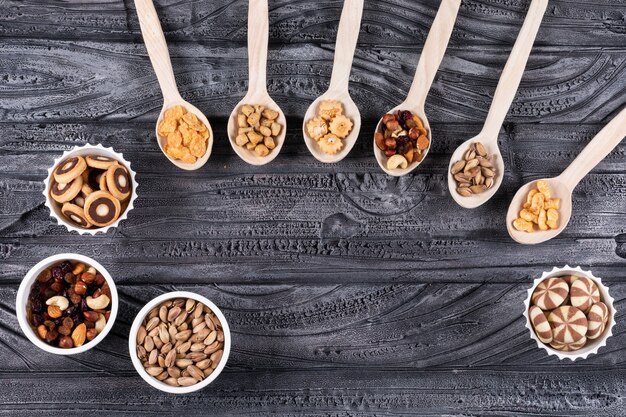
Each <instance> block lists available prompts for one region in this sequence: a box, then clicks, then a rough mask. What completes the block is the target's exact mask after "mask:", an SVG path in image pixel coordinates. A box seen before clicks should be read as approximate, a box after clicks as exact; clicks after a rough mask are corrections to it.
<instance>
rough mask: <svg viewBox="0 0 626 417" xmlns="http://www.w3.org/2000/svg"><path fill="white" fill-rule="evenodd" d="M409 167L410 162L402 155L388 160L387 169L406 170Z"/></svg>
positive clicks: (393, 156)
mask: <svg viewBox="0 0 626 417" xmlns="http://www.w3.org/2000/svg"><path fill="white" fill-rule="evenodd" d="M408 165H409V162H408V161H407V160H406V158H405V157H404V156H402V155H392V156H391V157H390V158H389V159H388V160H387V169H396V168H400V169H405V168H406V167H407V166H408Z"/></svg>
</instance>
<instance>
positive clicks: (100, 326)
mask: <svg viewBox="0 0 626 417" xmlns="http://www.w3.org/2000/svg"><path fill="white" fill-rule="evenodd" d="M100 297H106V295H101V296H100ZM100 297H98V298H100ZM106 325H107V319H106V318H105V317H104V314H102V313H100V315H99V316H98V320H97V321H96V323H95V326H94V327H95V328H96V331H97V332H98V334H100V332H102V331H103V330H104V326H106Z"/></svg>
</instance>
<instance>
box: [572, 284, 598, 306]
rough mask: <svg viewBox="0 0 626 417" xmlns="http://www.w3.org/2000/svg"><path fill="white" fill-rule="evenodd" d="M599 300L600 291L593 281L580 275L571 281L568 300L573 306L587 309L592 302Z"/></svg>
mask: <svg viewBox="0 0 626 417" xmlns="http://www.w3.org/2000/svg"><path fill="white" fill-rule="evenodd" d="M599 301H600V291H599V290H598V286H597V285H596V283H595V282H593V281H592V280H590V279H589V278H587V277H580V278H578V279H577V280H576V281H574V282H573V283H572V286H571V289H570V302H571V303H572V305H573V306H574V307H577V308H579V309H581V310H582V311H585V312H586V311H587V310H589V308H590V307H591V305H592V304H595V303H597V302H599Z"/></svg>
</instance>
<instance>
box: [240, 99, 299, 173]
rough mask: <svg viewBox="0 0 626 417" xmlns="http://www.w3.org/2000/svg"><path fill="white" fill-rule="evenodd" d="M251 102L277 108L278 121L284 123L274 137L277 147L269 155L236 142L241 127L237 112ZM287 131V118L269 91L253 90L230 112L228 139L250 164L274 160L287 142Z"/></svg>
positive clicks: (261, 163)
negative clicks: (238, 122) (263, 154)
mask: <svg viewBox="0 0 626 417" xmlns="http://www.w3.org/2000/svg"><path fill="white" fill-rule="evenodd" d="M245 104H249V105H251V106H254V105H257V104H258V105H261V106H263V107H265V108H268V109H271V110H275V111H277V112H278V117H277V118H276V122H277V123H280V124H281V125H282V128H281V129H280V133H279V134H278V136H277V137H276V138H274V143H275V144H276V147H275V148H274V149H272V150H270V153H269V155H267V156H259V155H258V154H257V153H256V152H254V150H250V149H246V148H245V147H243V146H239V145H237V142H235V138H236V137H237V132H238V130H239V127H238V126H237V114H239V109H240V108H241V107H242V106H243V105H245ZM286 131H287V120H286V119H285V114H284V113H283V111H282V110H281V109H280V107H278V104H276V102H275V101H274V100H272V98H271V97H270V96H269V94H267V92H263V91H253V92H249V93H248V94H246V96H245V97H244V98H243V99H242V100H241V101H240V102H239V103H237V105H236V106H235V108H234V109H233V111H232V112H231V113H230V117H229V118H228V139H229V140H230V144H231V146H232V147H233V149H234V151H235V153H236V154H237V155H239V157H240V158H241V159H243V160H244V161H246V162H247V163H249V164H250V165H265V164H267V163H269V162H272V161H273V160H274V159H275V158H276V156H278V154H279V153H280V150H281V148H282V147H283V144H284V143H285V136H286Z"/></svg>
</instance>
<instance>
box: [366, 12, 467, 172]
mask: <svg viewBox="0 0 626 417" xmlns="http://www.w3.org/2000/svg"><path fill="white" fill-rule="evenodd" d="M460 6H461V0H443V1H442V2H441V5H440V6H439V10H438V11H437V15H436V16H435V20H434V21H433V24H432V26H431V28H430V31H429V32H428V37H427V38H426V43H425V44H424V49H423V50H422V55H421V56H420V59H419V62H418V63H417V69H416V70H415V76H414V77H413V83H412V84H411V89H410V90H409V93H408V94H407V97H406V99H405V100H404V101H403V102H402V103H401V104H399V105H398V106H396V107H394V108H393V109H391V110H389V111H388V112H387V113H395V112H397V111H398V110H408V111H410V112H412V113H413V114H415V115H417V116H418V117H419V118H420V119H421V120H422V122H423V123H424V127H425V128H426V130H427V131H428V141H429V146H428V148H426V149H425V151H424V155H423V157H422V159H421V160H420V161H413V162H411V163H410V164H408V166H407V167H406V168H393V169H388V168H387V160H388V157H387V156H386V155H385V153H384V152H383V151H382V150H381V149H380V148H379V147H378V146H377V145H376V136H375V134H376V132H380V131H381V126H382V123H383V119H382V118H381V119H380V121H379V122H378V125H377V126H376V131H375V132H374V140H373V144H374V155H375V156H376V161H377V162H378V165H380V168H381V169H382V170H383V171H385V172H386V173H387V174H389V175H393V176H395V177H399V176H402V175H406V174H408V173H409V172H411V171H413V170H414V169H415V168H417V167H418V166H419V164H420V163H421V162H422V161H423V160H424V159H425V158H426V156H427V155H428V151H429V149H430V146H431V145H432V133H431V130H430V124H429V123H428V119H427V118H426V113H425V112H424V104H425V103H426V96H427V95H428V92H429V91H430V87H431V85H432V83H433V80H434V79H435V74H437V70H438V69H439V65H440V64H441V61H442V59H443V56H444V54H445V52H446V48H447V47H448V41H449V40H450V36H451V35H452V29H453V28H454V22H455V21H456V16H457V13H458V12H459V7H460ZM405 162H406V161H405Z"/></svg>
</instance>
